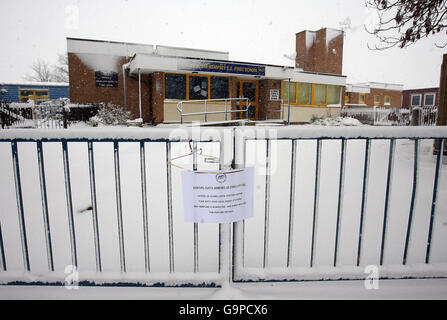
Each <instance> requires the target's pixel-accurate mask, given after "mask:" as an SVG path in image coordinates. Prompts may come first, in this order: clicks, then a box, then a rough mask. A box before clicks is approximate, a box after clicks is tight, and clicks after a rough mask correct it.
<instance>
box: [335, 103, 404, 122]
mask: <svg viewBox="0 0 447 320" xmlns="http://www.w3.org/2000/svg"><path fill="white" fill-rule="evenodd" d="M341 114H342V116H347V117H352V118H355V119H357V120H359V121H360V122H362V123H363V124H369V125H377V126H387V125H396V126H397V125H398V126H406V125H409V124H410V123H411V113H410V111H409V110H408V109H402V108H384V107H373V108H368V107H351V108H343V109H342V111H341Z"/></svg>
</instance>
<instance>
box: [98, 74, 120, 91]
mask: <svg viewBox="0 0 447 320" xmlns="http://www.w3.org/2000/svg"><path fill="white" fill-rule="evenodd" d="M95 83H96V86H97V87H118V72H104V71H95Z"/></svg>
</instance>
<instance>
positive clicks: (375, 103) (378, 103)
mask: <svg viewBox="0 0 447 320" xmlns="http://www.w3.org/2000/svg"><path fill="white" fill-rule="evenodd" d="M376 97H378V98H379V99H378V100H379V101H377V102H376ZM373 102H374V105H375V106H379V105H380V94H375V95H374V100H373Z"/></svg>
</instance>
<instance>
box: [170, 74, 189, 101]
mask: <svg viewBox="0 0 447 320" xmlns="http://www.w3.org/2000/svg"><path fill="white" fill-rule="evenodd" d="M165 99H178V100H185V99H186V75H184V74H171V73H166V74H165Z"/></svg>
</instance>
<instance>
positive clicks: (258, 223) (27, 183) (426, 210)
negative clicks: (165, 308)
mask: <svg viewBox="0 0 447 320" xmlns="http://www.w3.org/2000/svg"><path fill="white" fill-rule="evenodd" d="M314 128H315V127H314ZM79 130H80V132H81V131H82V130H84V129H79ZM89 130H98V132H103V133H104V132H105V133H107V130H106V129H104V128H97V129H89ZM129 130H130V129H126V130H125V132H131V133H130V134H131V135H133V134H134V132H135V135H136V136H141V134H140V133H138V134H137V133H136V132H137V131H138V130H148V129H139V128H133V129H132V130H131V131H129ZM166 130H168V129H166ZM321 130H323V129H321ZM11 131H12V130H11ZM66 132H67V131H66ZM68 132H69V133H70V132H71V133H73V135H76V129H72V130H68ZM328 132H329V131H328ZM71 133H70V134H71ZM30 134H31V133H30ZM80 134H81V135H82V133H80ZM31 135H32V134H31ZM18 145H19V146H18V150H19V159H20V171H21V172H20V173H21V177H22V187H23V195H24V211H25V219H26V226H27V231H28V244H29V251H30V262H31V268H32V270H33V272H35V273H37V274H42V275H44V274H45V273H46V270H47V258H46V249H45V238H44V232H43V230H44V226H43V219H42V209H41V198H40V197H41V195H40V186H39V175H38V166H37V156H36V145H35V143H33V142H23V143H19V144H18ZM68 146H69V154H70V158H69V160H70V171H71V183H72V196H73V209H74V219H75V228H76V240H77V249H78V258H79V271H80V280H82V277H83V273H85V274H90V273H91V272H94V271H95V250H94V245H93V244H94V235H93V227H92V211H91V209H89V207H90V206H91V200H90V188H89V174H88V154H87V145H86V144H85V143H81V142H70V143H68ZM432 146H433V140H424V141H421V145H420V152H421V153H420V164H419V170H420V171H419V188H418V194H417V198H416V210H415V215H414V225H413V228H414V229H413V233H412V241H411V242H410V250H409V257H408V263H409V265H410V266H411V265H418V264H421V263H423V262H424V258H425V248H426V241H427V234H428V223H429V218H430V208H431V197H432V191H433V179H434V171H435V170H434V168H435V157H434V156H433V154H432ZM199 147H203V148H204V153H205V154H208V155H214V156H218V155H219V146H218V144H217V143H202V144H200V145H199ZM290 148H291V142H290V141H279V142H278V143H274V144H272V164H271V170H272V173H273V175H272V177H271V189H270V190H271V202H270V227H269V234H270V236H269V239H270V242H269V266H270V267H272V268H284V267H285V263H286V255H287V230H288V214H289V211H288V209H289V206H288V204H289V185H290V159H291V156H290ZM388 148H389V142H388V141H386V140H374V141H372V142H371V162H370V180H369V183H368V201H367V207H366V212H365V229H364V235H363V239H364V240H363V241H364V242H363V248H364V250H363V253H362V263H361V266H366V265H368V264H378V261H379V260H378V259H379V254H380V241H381V230H382V222H383V211H384V196H385V189H386V172H387V163H388ZM413 148H414V141H413V140H405V139H404V140H398V141H397V144H396V157H395V169H394V174H393V184H392V185H393V188H392V192H391V203H390V212H389V221H388V231H387V243H386V247H385V264H386V265H391V266H393V265H399V264H401V262H402V255H403V246H404V243H405V235H406V227H407V221H408V213H409V204H410V197H411V190H412V172H413ZM94 150H95V158H94V161H95V170H96V188H97V197H98V198H97V201H98V219H99V234H100V237H101V251H102V264H103V270H104V273H105V274H106V273H111V274H115V273H119V271H120V264H119V244H118V234H117V228H118V227H117V213H116V201H115V200H116V199H115V183H114V164H113V144H112V143H108V142H95V143H94ZM315 150H316V143H315V141H299V142H298V143H297V164H296V168H297V172H296V189H295V211H294V233H293V256H292V266H293V268H297V270H299V268H306V267H307V266H308V264H309V259H310V244H311V230H312V213H313V192H314V181H315ZM339 150H340V141H323V143H322V160H321V161H322V162H321V164H322V167H321V182H320V199H319V212H318V221H317V249H316V256H315V265H316V266H317V267H326V266H330V265H331V263H332V260H333V252H334V238H335V222H336V208H337V190H338V189H337V188H338V177H339V160H340V154H339ZM165 151H166V145H165V143H162V142H149V143H146V171H147V187H148V190H147V194H148V198H147V201H148V208H149V237H150V248H149V249H150V250H149V251H150V262H151V271H152V273H153V274H154V275H157V274H160V275H163V274H165V273H166V271H167V270H169V258H168V234H167V230H168V226H167V220H168V219H167V216H166V212H167V204H166V190H167V184H166V159H165ZM364 151H365V143H364V140H352V141H349V142H348V143H347V154H346V180H345V188H344V191H345V193H344V197H343V214H342V223H341V238H340V247H339V248H340V251H339V263H340V266H352V265H354V263H355V259H356V254H357V241H358V232H359V218H360V204H361V190H362V177H363V155H364ZM187 152H188V144H187V143H173V144H172V154H171V156H172V157H176V156H179V155H183V154H186V153H187ZM44 159H45V170H46V180H47V181H46V182H47V188H48V203H49V215H50V228H51V235H52V241H53V252H54V257H55V269H56V272H59V273H63V272H64V268H65V267H66V266H67V265H70V264H71V257H70V240H69V232H68V230H69V227H68V218H67V209H66V199H65V186H64V178H63V177H64V171H63V162H62V150H61V144H60V143H58V142H48V143H44ZM191 160H192V159H191V157H185V158H181V159H179V160H178V161H176V164H177V165H179V166H182V167H184V168H191V167H192V163H191ZM247 165H248V166H255V168H256V170H255V173H256V176H255V199H256V200H255V216H254V218H252V219H249V220H247V221H246V234H245V242H244V244H245V266H246V267H247V269H246V271H249V270H250V268H251V269H252V270H261V269H262V261H263V245H262V243H263V230H264V211H265V208H264V204H265V201H264V199H265V175H264V173H265V142H264V141H248V142H247ZM120 166H121V184H122V185H121V190H122V200H123V201H122V204H123V213H124V214H123V219H124V221H123V225H124V235H125V239H124V240H125V241H124V243H125V252H126V263H127V270H128V271H129V272H131V273H132V272H133V273H141V272H144V247H143V226H142V206H141V201H142V200H141V192H140V190H141V183H140V163H139V144H138V143H133V142H129V143H120ZM11 168H12V160H11V148H10V145H9V144H8V143H4V142H1V143H0V176H1V183H0V191H1V192H0V222H1V224H2V231H3V237H4V246H5V251H6V252H5V254H6V261H7V265H8V270H10V271H15V272H17V271H22V270H23V262H22V256H21V250H20V248H21V245H20V233H19V231H18V230H19V227H18V218H17V204H16V198H15V190H14V177H13V172H12V170H11ZM199 169H202V170H206V169H209V170H215V169H217V164H211V163H205V162H204V161H203V158H201V157H199ZM180 177H181V170H180V169H178V168H176V167H172V179H173V185H172V187H173V218H174V252H175V271H176V272H192V270H193V226H192V224H189V223H185V222H184V221H183V209H182V203H183V201H182V194H181V180H180ZM438 199H439V201H438V203H437V206H438V210H437V213H436V220H435V228H434V238H433V244H432V262H434V263H446V262H447V251H446V250H445V245H444V244H445V243H446V241H447V210H445V209H446V208H447V168H446V167H445V165H444V166H443V167H442V172H441V185H440V190H439V197H438ZM217 249H218V227H217V225H211V224H201V225H200V226H199V267H200V271H201V272H208V273H214V272H216V270H217V267H218V250H217ZM8 272H9V271H8ZM8 272H6V273H8ZM247 277H250V274H248V275H247ZM380 285H381V289H380V290H365V289H364V286H363V281H361V280H358V281H339V282H304V283H295V284H270V283H269V284H246V285H239V284H235V285H234V287H228V286H226V287H224V288H223V289H155V288H150V289H148V288H126V289H124V288H84V287H82V288H80V289H79V290H70V291H69V290H66V289H65V288H34V287H15V286H4V287H3V286H0V297H13V296H16V297H25V298H26V297H32V296H34V297H37V298H38V297H54V298H57V297H59V296H60V297H66V298H70V297H74V298H76V297H82V296H84V297H95V296H97V295H104V297H115V296H120V294H119V293H118V292H122V291H121V290H125V291H126V292H129V297H135V298H140V297H141V298H163V297H165V298H177V297H178V298H185V297H187V298H191V299H194V298H198V299H200V298H206V299H208V298H210V299H212V298H222V299H231V298H240V299H245V298H253V299H257V298H262V299H264V298H266V299H270V298H272V299H274V298H281V299H288V298H313V297H315V298H336V297H337V298H348V297H352V298H362V297H364V298H375V297H377V298H396V297H402V298H415V297H416V298H417V297H420V298H424V296H422V295H423V294H422V292H427V297H432V298H440V297H444V298H445V297H447V293H446V288H447V282H446V280H445V279H431V280H381V282H380ZM64 290H65V291H64ZM162 290H165V291H162ZM196 290H197V291H196ZM183 293H185V295H183ZM121 297H123V296H121Z"/></svg>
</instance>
